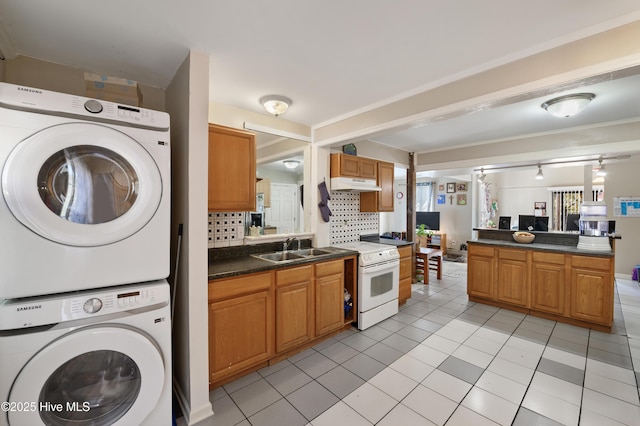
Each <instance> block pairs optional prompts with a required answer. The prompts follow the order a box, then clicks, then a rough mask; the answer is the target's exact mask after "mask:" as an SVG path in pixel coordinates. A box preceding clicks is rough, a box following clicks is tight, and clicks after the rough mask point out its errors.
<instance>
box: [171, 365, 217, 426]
mask: <svg viewBox="0 0 640 426" xmlns="http://www.w3.org/2000/svg"><path fill="white" fill-rule="evenodd" d="M173 393H174V395H175V397H176V400H177V401H178V405H179V406H180V410H182V415H183V417H184V419H185V422H186V424H187V425H188V426H191V425H195V424H196V423H199V422H201V421H203V420H206V419H208V418H209V417H212V416H213V407H212V406H211V403H209V404H205V406H204V407H202V408H200V409H198V410H193V411H192V409H191V404H190V403H189V400H188V399H187V397H186V395H185V394H184V392H183V391H182V388H181V387H180V383H178V381H177V380H176V379H175V377H174V379H173Z"/></svg>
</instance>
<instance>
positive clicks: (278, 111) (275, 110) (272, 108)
mask: <svg viewBox="0 0 640 426" xmlns="http://www.w3.org/2000/svg"><path fill="white" fill-rule="evenodd" d="M260 104H261V105H262V106H263V107H264V109H266V110H267V112H268V113H270V114H273V115H275V116H276V117H277V116H279V115H282V114H284V113H285V112H287V109H288V108H289V105H291V104H292V102H291V99H289V98H287V97H285V96H280V95H267V96H263V97H261V98H260Z"/></svg>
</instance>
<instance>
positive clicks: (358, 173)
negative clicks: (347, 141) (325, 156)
mask: <svg viewBox="0 0 640 426" xmlns="http://www.w3.org/2000/svg"><path fill="white" fill-rule="evenodd" d="M339 176H348V177H361V178H365V179H377V177H378V165H377V161H376V160H372V159H370V158H362V157H358V156H355V155H349V154H343V153H341V152H339V153H335V154H331V177H339Z"/></svg>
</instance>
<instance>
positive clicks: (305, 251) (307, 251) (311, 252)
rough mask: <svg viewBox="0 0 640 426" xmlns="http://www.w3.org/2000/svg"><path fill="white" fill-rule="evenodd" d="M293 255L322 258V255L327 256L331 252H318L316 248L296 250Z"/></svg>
mask: <svg viewBox="0 0 640 426" xmlns="http://www.w3.org/2000/svg"><path fill="white" fill-rule="evenodd" d="M294 253H295V254H300V255H302V256H322V255H323V254H329V253H331V252H329V251H326V250H320V249H317V248H308V249H302V250H296V251H295V252H294Z"/></svg>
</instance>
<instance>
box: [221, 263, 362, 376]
mask: <svg viewBox="0 0 640 426" xmlns="http://www.w3.org/2000/svg"><path fill="white" fill-rule="evenodd" d="M355 262H356V259H355V257H354V256H352V257H348V258H342V259H338V260H331V261H326V262H319V263H315V264H306V265H301V266H293V267H290V268H282V269H277V270H273V271H268V272H262V273H258V274H251V275H243V276H240V277H235V278H226V279H220V280H213V281H210V282H209V380H210V388H213V387H216V386H218V385H220V384H223V383H225V382H228V381H230V380H232V379H233V378H235V377H238V376H240V375H242V374H244V373H246V372H249V371H251V370H252V369H253V370H255V369H256V368H259V367H260V366H261V365H265V364H266V362H267V361H269V360H271V359H274V358H281V357H283V356H286V354H287V352H288V351H295V350H300V348H302V347H305V345H306V346H309V345H313V341H314V340H315V339H317V338H319V337H322V336H325V335H328V334H330V333H331V332H336V331H338V330H340V329H341V328H343V327H344V326H345V310H344V289H345V287H346V288H347V289H348V290H349V292H350V293H351V294H352V296H353V297H354V299H355V297H357V293H356V292H355V289H356V286H355V284H356V283H355V274H354V273H353V271H351V270H350V269H353V265H355ZM345 264H347V265H351V268H346V267H345ZM345 277H347V279H348V280H349V281H353V282H346V280H347V279H345Z"/></svg>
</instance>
